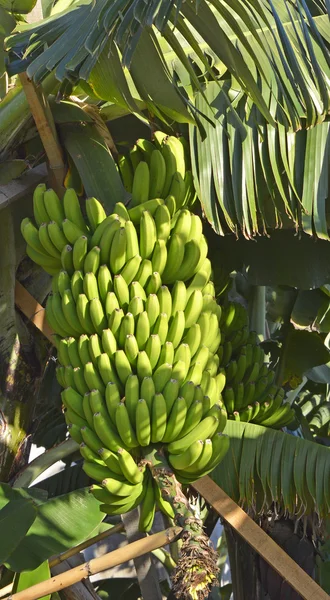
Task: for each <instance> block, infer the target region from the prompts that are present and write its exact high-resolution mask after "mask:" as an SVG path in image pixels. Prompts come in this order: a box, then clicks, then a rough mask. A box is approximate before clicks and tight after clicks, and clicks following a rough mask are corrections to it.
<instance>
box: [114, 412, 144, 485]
mask: <svg viewBox="0 0 330 600" xmlns="http://www.w3.org/2000/svg"><path fill="white" fill-rule="evenodd" d="M116 427H117V431H118V433H119V435H120V437H121V439H122V441H123V443H124V444H125V446H126V448H136V447H137V446H138V445H139V444H138V440H137V438H136V435H135V433H134V429H133V427H132V424H131V421H130V418H129V414H128V410H127V408H126V406H125V403H124V402H119V404H118V406H117V409H116ZM132 483H134V482H132Z"/></svg>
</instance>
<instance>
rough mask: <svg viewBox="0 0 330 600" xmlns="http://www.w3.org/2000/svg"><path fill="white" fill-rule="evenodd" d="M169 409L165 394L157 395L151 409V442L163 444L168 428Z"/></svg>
mask: <svg viewBox="0 0 330 600" xmlns="http://www.w3.org/2000/svg"><path fill="white" fill-rule="evenodd" d="M166 409H167V407H166V402H165V398H164V396H163V394H161V393H159V392H158V393H157V394H155V396H154V397H153V400H152V408H151V438H150V439H151V442H152V443H154V444H156V443H158V442H161V441H162V439H163V437H164V434H165V431H166V426H167V410H166Z"/></svg>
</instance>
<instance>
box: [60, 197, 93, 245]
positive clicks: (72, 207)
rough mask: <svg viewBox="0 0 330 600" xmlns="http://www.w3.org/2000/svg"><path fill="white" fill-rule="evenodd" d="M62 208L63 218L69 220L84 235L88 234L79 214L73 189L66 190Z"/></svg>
mask: <svg viewBox="0 0 330 600" xmlns="http://www.w3.org/2000/svg"><path fill="white" fill-rule="evenodd" d="M63 208H64V213H65V217H66V218H67V219H70V221H72V222H73V223H75V225H76V226H77V227H78V228H79V229H81V231H83V232H84V233H85V235H86V234H87V233H88V229H87V227H86V223H85V219H84V217H83V214H82V212H81V208H80V203H79V199H78V196H77V194H76V192H75V190H74V189H72V188H68V189H67V190H66V191H65V194H64V196H63Z"/></svg>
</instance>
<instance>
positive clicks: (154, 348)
mask: <svg viewBox="0 0 330 600" xmlns="http://www.w3.org/2000/svg"><path fill="white" fill-rule="evenodd" d="M160 351H161V343H160V338H159V335H155V334H152V335H150V337H149V339H148V340H147V343H146V353H147V354H148V357H149V360H150V364H151V368H152V369H154V368H155V367H156V365H157V362H158V359H159V356H160Z"/></svg>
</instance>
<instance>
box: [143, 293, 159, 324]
mask: <svg viewBox="0 0 330 600" xmlns="http://www.w3.org/2000/svg"><path fill="white" fill-rule="evenodd" d="M145 310H146V313H147V315H148V320H149V325H150V328H151V329H152V327H153V326H154V324H155V323H156V321H157V318H158V316H159V313H160V304H159V300H158V297H157V295H156V294H149V296H148V297H147V301H146V305H145ZM141 312H142V311H141Z"/></svg>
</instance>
